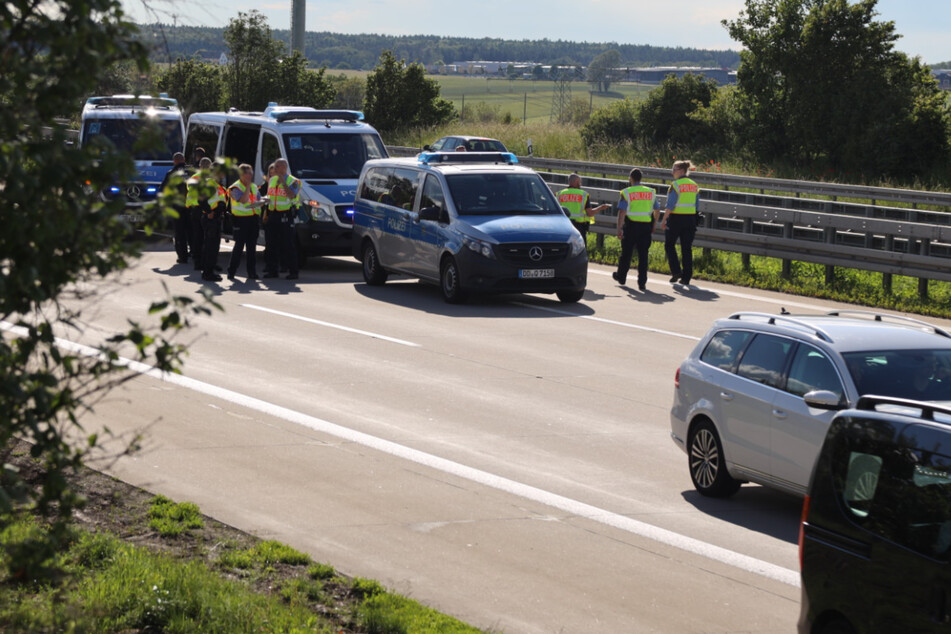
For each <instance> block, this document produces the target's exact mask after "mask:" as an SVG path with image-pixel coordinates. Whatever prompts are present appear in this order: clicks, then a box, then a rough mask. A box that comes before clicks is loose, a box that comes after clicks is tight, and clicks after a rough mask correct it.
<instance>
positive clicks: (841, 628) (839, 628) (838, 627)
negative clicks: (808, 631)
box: [818, 619, 855, 634]
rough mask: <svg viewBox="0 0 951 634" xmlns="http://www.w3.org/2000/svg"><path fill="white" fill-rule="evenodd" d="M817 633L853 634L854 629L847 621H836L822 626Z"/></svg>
mask: <svg viewBox="0 0 951 634" xmlns="http://www.w3.org/2000/svg"><path fill="white" fill-rule="evenodd" d="M818 632H819V634H855V629H854V628H853V627H852V626H851V625H849V623H848V621H844V620H842V619H836V620H835V621H831V622H829V623H826V624H825V625H823V626H822V627H821V628H820V629H819V630H818Z"/></svg>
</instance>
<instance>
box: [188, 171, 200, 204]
mask: <svg viewBox="0 0 951 634" xmlns="http://www.w3.org/2000/svg"><path fill="white" fill-rule="evenodd" d="M198 182H199V179H198V177H197V176H192V177H191V178H189V179H188V182H187V183H186V184H187V185H188V192H187V193H186V194H185V206H186V207H188V208H189V209H191V208H193V207H197V206H198Z"/></svg>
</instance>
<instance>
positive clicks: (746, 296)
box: [588, 270, 831, 313]
mask: <svg viewBox="0 0 951 634" xmlns="http://www.w3.org/2000/svg"><path fill="white" fill-rule="evenodd" d="M588 273H594V274H595V275H611V273H610V272H608V271H594V270H589V271H588ZM647 283H648V284H651V285H656V284H660V285H661V286H670V284H668V283H667V282H656V281H653V280H647ZM700 290H704V289H703V288H700ZM708 292H710V293H716V294H717V295H726V296H727V297H738V298H740V299H748V300H751V301H754V302H763V303H764V304H775V305H776V306H783V307H787V306H788V307H792V308H802V309H803V310H814V311H817V312H820V313H824V312H828V311H829V310H831V309H830V308H828V307H826V306H816V305H815V304H803V303H801V302H793V301H790V300H786V299H772V298H771V297H760V296H759V295H750V294H749V293H737V292H736V291H727V290H722V289H719V288H718V289H716V290H710V291H708ZM774 292H775V291H774Z"/></svg>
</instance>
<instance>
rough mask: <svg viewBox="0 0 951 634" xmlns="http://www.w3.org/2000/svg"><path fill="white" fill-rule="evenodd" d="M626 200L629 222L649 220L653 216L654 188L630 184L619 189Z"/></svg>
mask: <svg viewBox="0 0 951 634" xmlns="http://www.w3.org/2000/svg"><path fill="white" fill-rule="evenodd" d="M621 198H623V199H624V200H626V201H627V219H628V220H630V221H631V222H650V221H651V220H653V219H654V218H653V216H654V190H653V189H651V188H650V187H646V186H644V185H632V186H630V187H628V188H627V189H622V190H621Z"/></svg>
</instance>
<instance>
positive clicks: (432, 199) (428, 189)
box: [419, 174, 446, 211]
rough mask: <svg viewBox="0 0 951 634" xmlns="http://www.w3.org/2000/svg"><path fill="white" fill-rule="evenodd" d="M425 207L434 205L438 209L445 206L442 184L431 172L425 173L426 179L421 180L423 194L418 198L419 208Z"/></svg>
mask: <svg viewBox="0 0 951 634" xmlns="http://www.w3.org/2000/svg"><path fill="white" fill-rule="evenodd" d="M427 207H435V208H436V209H439V210H440V211H442V210H444V209H445V208H446V195H445V194H444V193H443V191H442V185H440V184H439V180H438V179H437V178H436V177H435V176H433V175H432V174H427V175H426V180H425V181H424V182H423V195H422V198H420V200H419V208H420V209H426V208H427Z"/></svg>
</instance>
